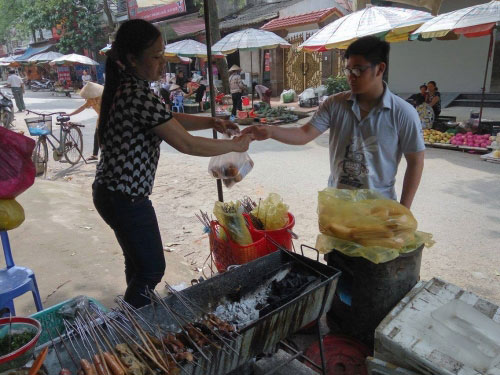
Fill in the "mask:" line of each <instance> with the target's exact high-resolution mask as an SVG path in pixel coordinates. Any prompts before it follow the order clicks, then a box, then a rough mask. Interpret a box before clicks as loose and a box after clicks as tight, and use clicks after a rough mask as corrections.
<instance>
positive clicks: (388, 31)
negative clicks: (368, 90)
mask: <svg viewBox="0 0 500 375" xmlns="http://www.w3.org/2000/svg"><path fill="white" fill-rule="evenodd" d="M432 18H433V17H432V15H431V14H430V13H427V12H422V11H419V10H414V9H405V8H395V7H379V6H368V7H366V8H364V9H362V10H359V11H357V12H354V13H351V14H348V15H347V16H344V17H342V18H339V19H337V20H335V21H333V22H332V23H330V24H328V25H326V26H325V27H323V28H322V29H321V30H319V31H317V32H316V33H314V34H313V35H312V36H311V37H310V38H309V39H307V40H306V41H305V42H304V43H302V44H301V45H300V46H299V49H300V48H303V49H304V50H306V51H310V52H323V51H327V50H329V49H332V48H339V49H345V48H347V47H348V46H349V45H350V44H351V43H352V42H354V41H355V40H357V39H359V38H361V37H364V36H368V35H374V36H378V37H380V38H384V39H385V40H386V41H388V42H398V41H404V40H408V37H409V34H410V33H411V32H413V31H415V30H416V29H417V28H418V27H419V26H420V25H422V24H423V23H424V22H426V21H428V20H430V19H432Z"/></svg>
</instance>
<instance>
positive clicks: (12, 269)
mask: <svg viewBox="0 0 500 375" xmlns="http://www.w3.org/2000/svg"><path fill="white" fill-rule="evenodd" d="M0 237H1V238H2V246H3V253H4V256H5V264H6V265H7V268H2V269H0V309H2V308H4V307H8V308H9V309H10V313H11V314H12V316H14V315H16V311H15V309H14V301H13V300H14V298H16V297H19V296H21V295H23V294H24V293H26V292H29V291H31V292H32V293H33V299H34V300H35V305H36V310H37V311H41V310H43V306H42V301H41V299H40V292H39V291H38V286H37V284H36V279H35V274H34V273H33V271H32V270H30V269H29V268H26V267H20V266H16V265H15V264H14V259H13V258H12V252H11V251H10V243H9V236H8V235H7V232H6V231H0Z"/></svg>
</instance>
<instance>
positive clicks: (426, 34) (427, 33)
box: [412, 0, 500, 39]
mask: <svg viewBox="0 0 500 375" xmlns="http://www.w3.org/2000/svg"><path fill="white" fill-rule="evenodd" d="M497 22H500V1H499V0H496V1H491V2H489V3H485V4H479V5H474V6H470V7H467V8H463V9H458V10H455V11H453V12H448V13H443V14H440V15H439V16H437V17H435V18H433V19H431V20H429V21H427V22H426V23H424V24H423V25H422V26H420V27H419V28H418V29H417V30H416V31H415V32H414V33H413V34H412V39H416V38H418V37H422V38H438V37H445V36H447V34H449V33H454V34H459V35H460V34H462V35H465V36H466V37H478V36H484V35H489V34H490V33H491V31H492V30H493V28H494V27H495V26H496V23H497Z"/></svg>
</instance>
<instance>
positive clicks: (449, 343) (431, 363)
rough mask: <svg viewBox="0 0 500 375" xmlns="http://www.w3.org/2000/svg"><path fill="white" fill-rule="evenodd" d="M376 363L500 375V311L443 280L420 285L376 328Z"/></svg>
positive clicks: (448, 374)
mask: <svg viewBox="0 0 500 375" xmlns="http://www.w3.org/2000/svg"><path fill="white" fill-rule="evenodd" d="M375 358H377V359H381V360H384V361H387V362H391V363H393V364H394V365H398V366H401V367H405V368H408V369H412V370H416V371H418V372H420V373H422V374H443V375H478V374H487V375H500V309H499V307H498V306H497V305H494V304H493V303H491V302H488V301H486V300H484V299H482V298H480V297H478V296H477V295H475V294H473V293H470V292H467V291H465V290H463V289H461V288H459V287H457V286H455V285H453V284H449V283H446V282H445V281H442V280H440V279H436V278H434V279H432V280H430V281H428V282H426V283H423V282H420V283H418V284H417V285H416V286H415V287H414V288H413V289H412V290H411V291H410V293H408V295H407V296H405V298H403V300H401V302H400V303H399V304H398V305H397V306H396V307H395V308H394V309H393V310H392V311H391V312H390V313H389V315H387V317H386V318H385V319H384V320H383V321H382V322H381V323H380V325H379V326H378V327H377V329H376V331H375Z"/></svg>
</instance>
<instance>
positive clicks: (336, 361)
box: [306, 335, 370, 375]
mask: <svg viewBox="0 0 500 375" xmlns="http://www.w3.org/2000/svg"><path fill="white" fill-rule="evenodd" d="M323 347H324V354H325V362H326V368H327V371H326V373H327V374H328V375H368V371H367V369H366V365H365V359H366V357H367V356H369V355H370V350H369V349H368V347H366V346H365V345H364V344H362V343H360V342H358V341H355V340H353V339H351V338H349V337H346V336H339V335H326V336H325V337H324V338H323ZM306 356H307V357H309V358H310V359H311V360H312V361H313V362H315V363H316V364H318V365H320V364H321V355H320V351H319V344H318V343H317V342H315V343H314V344H312V345H311V346H310V347H309V348H307V350H306Z"/></svg>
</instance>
